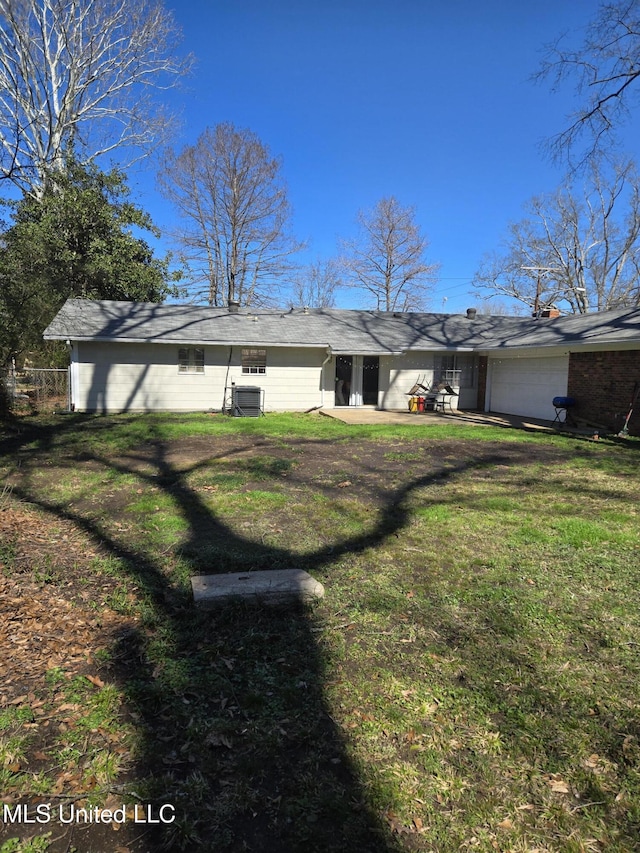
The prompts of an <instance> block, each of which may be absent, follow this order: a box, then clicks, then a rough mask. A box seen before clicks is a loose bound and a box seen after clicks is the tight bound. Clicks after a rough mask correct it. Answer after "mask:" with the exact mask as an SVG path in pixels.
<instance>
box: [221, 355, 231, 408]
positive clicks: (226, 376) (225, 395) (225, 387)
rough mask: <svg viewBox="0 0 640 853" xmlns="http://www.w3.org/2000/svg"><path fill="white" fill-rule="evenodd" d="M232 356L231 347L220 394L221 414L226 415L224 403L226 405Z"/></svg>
mask: <svg viewBox="0 0 640 853" xmlns="http://www.w3.org/2000/svg"><path fill="white" fill-rule="evenodd" d="M232 355H233V347H232V346H231V347H229V360H228V361H227V372H226V374H225V377H224V391H223V392H222V414H223V415H226V414H227V411H226V403H227V383H228V381H229V369H230V368H231V357H232Z"/></svg>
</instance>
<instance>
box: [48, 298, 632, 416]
mask: <svg viewBox="0 0 640 853" xmlns="http://www.w3.org/2000/svg"><path fill="white" fill-rule="evenodd" d="M44 337H45V339H47V340H61V341H66V342H67V345H68V347H69V351H70V357H71V399H72V402H73V406H74V408H75V410H76V411H98V412H115V411H150V410H166V411H194V410H210V409H213V410H220V409H224V408H225V407H226V406H228V405H229V395H230V393H231V389H233V388H234V387H241V388H242V387H245V386H250V387H253V388H260V390H261V399H262V401H263V402H262V405H263V406H264V409H265V410H271V411H276V410H280V411H281V410H300V411H304V410H308V409H312V408H314V407H324V408H326V409H331V408H333V407H336V406H342V405H346V406H372V407H376V408H379V409H406V408H407V404H408V401H409V398H410V391H411V388H412V387H413V386H414V385H415V384H416V383H420V384H422V385H425V386H431V387H433V386H435V385H437V384H438V383H440V382H446V383H447V384H449V385H450V386H452V387H453V388H454V390H455V392H456V396H455V397H454V398H453V400H454V405H457V407H458V408H459V409H470V410H480V411H486V412H500V413H506V414H514V415H522V416H525V417H532V418H541V419H549V420H552V419H553V418H554V416H555V414H556V411H555V408H554V406H553V404H552V400H553V399H554V398H555V397H571V398H574V400H575V404H576V405H575V409H574V410H573V411H575V413H576V415H578V416H580V417H583V418H585V419H587V420H589V421H592V422H593V423H595V424H602V425H603V426H606V427H609V428H613V429H615V428H619V427H621V426H622V425H623V423H624V417H625V415H626V412H627V411H628V409H629V404H630V401H631V398H632V396H633V390H634V383H635V382H636V381H638V380H640V309H620V310H616V311H607V312H600V313H592V314H582V315H570V316H556V317H553V316H545V317H537V318H532V317H505V316H491V315H484V314H478V313H477V312H476V311H475V310H474V309H469V310H468V311H467V313H466V314H436V313H399V312H393V313H392V312H383V311H363V310H337V309H308V308H300V309H297V308H296V309H291V310H279V311H278V310H253V309H248V308H239V307H238V306H237V305H231V306H230V308H209V307H203V306H196V305H171V304H162V305H156V304H148V303H136V302H115V301H91V300H86V299H69V300H68V301H67V302H66V303H65V305H64V306H63V307H62V309H61V310H60V312H59V313H58V314H57V316H56V317H55V319H54V320H53V321H52V323H51V324H50V325H49V326H48V328H47V329H46V331H45V333H44ZM639 422H640V418H637V417H636V418H634V420H632V421H631V426H632V427H633V426H634V425H635V424H638V423H639ZM637 429H638V428H637V427H636V431H637ZM632 431H633V430H632Z"/></svg>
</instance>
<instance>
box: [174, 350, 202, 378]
mask: <svg viewBox="0 0 640 853" xmlns="http://www.w3.org/2000/svg"><path fill="white" fill-rule="evenodd" d="M178 373H204V350H203V349H202V348H201V347H180V348H179V349H178Z"/></svg>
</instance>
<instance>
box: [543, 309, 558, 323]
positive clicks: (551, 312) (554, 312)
mask: <svg viewBox="0 0 640 853" xmlns="http://www.w3.org/2000/svg"><path fill="white" fill-rule="evenodd" d="M540 316H541V317H548V318H549V319H551V320H554V319H555V318H556V317H559V316H560V311H559V310H558V309H557V308H545V309H544V310H543V311H541V312H540Z"/></svg>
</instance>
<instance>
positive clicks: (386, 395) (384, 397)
mask: <svg viewBox="0 0 640 853" xmlns="http://www.w3.org/2000/svg"><path fill="white" fill-rule="evenodd" d="M433 363H434V362H433V353H413V354H411V353H407V354H406V355H401V356H390V355H385V356H381V357H380V395H379V397H380V408H382V409H406V408H407V407H408V405H409V396H408V394H407V392H408V391H409V389H410V388H411V387H412V386H413V385H414V384H415V383H416V382H417V381H418V380H420V382H423V383H424V384H425V385H430V384H431V383H432V382H433Z"/></svg>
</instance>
